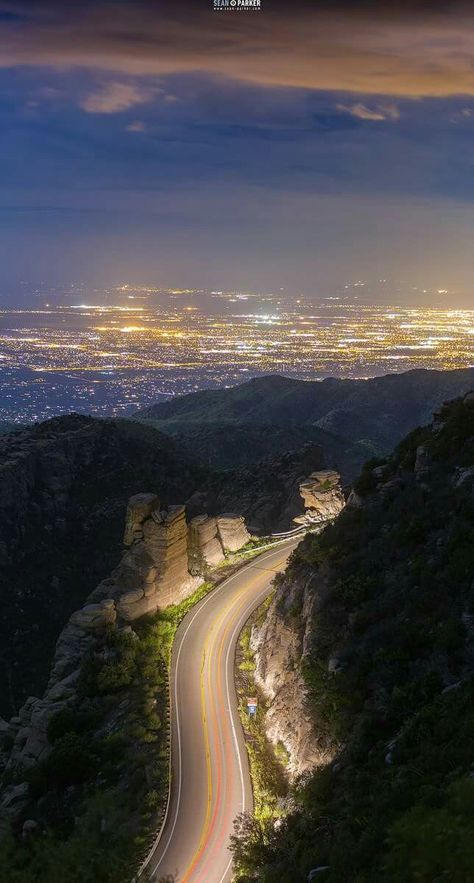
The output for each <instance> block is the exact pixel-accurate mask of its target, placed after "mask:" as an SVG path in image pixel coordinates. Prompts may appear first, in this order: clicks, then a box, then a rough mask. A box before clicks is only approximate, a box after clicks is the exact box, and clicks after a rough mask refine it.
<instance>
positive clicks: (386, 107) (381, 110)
mask: <svg viewBox="0 0 474 883" xmlns="http://www.w3.org/2000/svg"><path fill="white" fill-rule="evenodd" d="M336 108H337V110H341V111H343V112H344V113H349V114H350V115H351V116H353V117H357V118H358V119H359V120H374V121H379V120H398V119H400V111H399V110H398V107H397V106H396V104H377V105H376V106H375V107H373V108H371V107H367V105H365V104H361V103H360V102H359V103H357V104H349V105H347V104H337V105H336Z"/></svg>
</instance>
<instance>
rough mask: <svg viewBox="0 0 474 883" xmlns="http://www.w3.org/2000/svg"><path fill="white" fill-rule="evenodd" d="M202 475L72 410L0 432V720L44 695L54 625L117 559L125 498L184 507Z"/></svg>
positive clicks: (143, 437)
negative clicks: (155, 496) (143, 493)
mask: <svg viewBox="0 0 474 883" xmlns="http://www.w3.org/2000/svg"><path fill="white" fill-rule="evenodd" d="M206 476H207V471H206V470H205V469H204V468H203V467H201V466H199V465H197V464H196V463H195V462H193V461H192V459H191V458H190V456H189V454H188V453H187V452H185V451H181V450H180V449H179V448H178V447H177V445H176V443H175V442H174V441H173V440H172V439H170V438H169V437H167V436H164V435H163V434H162V433H160V432H158V431H157V430H156V429H154V428H153V427H151V426H145V425H143V424H139V423H135V422H132V421H127V420H117V421H114V420H98V419H94V418H91V417H86V416H80V415H77V414H76V415H73V414H71V415H68V416H64V417H58V418H55V419H53V420H48V421H46V422H44V423H41V424H38V425H35V426H32V427H29V428H22V429H21V430H19V431H18V432H16V433H15V434H14V435H8V436H0V606H1V609H2V617H1V618H0V647H1V654H2V664H1V665H0V714H3V715H4V716H10V715H11V714H14V713H15V711H16V710H17V709H18V708H19V707H20V706H21V704H22V703H23V702H24V700H25V699H26V697H27V696H28V694H29V693H30V692H31V691H32V690H33V692H35V691H37V692H38V693H39V692H41V693H42V692H43V690H44V689H45V687H46V683H47V680H48V673H49V669H50V666H51V660H52V658H53V655H54V647H55V643H56V641H57V639H58V635H59V633H60V631H61V629H62V628H63V627H64V625H65V623H66V622H67V621H68V619H69V617H70V615H71V614H72V613H73V611H74V610H76V609H77V608H79V607H80V606H81V605H83V604H84V603H85V601H86V598H87V597H88V595H89V594H90V593H91V592H92V591H93V589H94V587H95V586H97V584H98V583H99V582H100V581H101V580H102V579H104V577H105V576H106V575H107V574H109V573H110V572H111V570H112V568H113V567H114V566H115V565H116V563H117V561H118V560H119V556H120V552H121V546H122V536H123V513H124V508H125V506H126V503H127V499H128V498H129V497H130V496H131V495H132V494H133V493H135V492H136V490H137V488H138V489H139V488H150V487H152V488H153V487H156V486H159V487H160V491H161V494H160V496H161V498H162V504H163V503H165V504H167V503H168V501H169V502H174V501H175V500H179V501H184V500H186V499H188V498H189V497H190V496H191V495H192V494H193V493H194V492H195V491H196V490H197V489H198V487H199V486H201V485H202V484H206V483H207V478H206ZM201 511H203V510H201ZM24 659H28V665H24V664H23V660H24Z"/></svg>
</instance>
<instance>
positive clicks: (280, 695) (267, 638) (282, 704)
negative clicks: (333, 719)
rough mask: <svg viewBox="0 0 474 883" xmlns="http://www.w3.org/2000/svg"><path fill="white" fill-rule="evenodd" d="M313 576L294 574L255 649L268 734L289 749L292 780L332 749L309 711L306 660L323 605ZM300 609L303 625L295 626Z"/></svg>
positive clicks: (255, 638) (257, 631) (256, 636)
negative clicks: (319, 606) (304, 672)
mask: <svg viewBox="0 0 474 883" xmlns="http://www.w3.org/2000/svg"><path fill="white" fill-rule="evenodd" d="M317 603H318V601H317V595H316V594H315V593H314V586H310V584H309V581H308V578H307V574H305V573H303V572H302V574H301V576H297V577H296V578H295V576H294V574H292V577H290V578H288V576H287V575H285V578H284V581H283V582H282V583H281V584H280V585H279V586H278V589H277V591H276V594H275V597H274V599H273V601H272V603H271V605H270V607H269V609H268V611H267V614H266V616H265V619H264V621H263V623H262V624H261V625H260V626H258V627H257V626H254V627H253V629H252V634H251V647H252V650H253V652H254V654H255V663H256V671H255V680H256V682H257V684H258V686H259V687H260V688H261V689H262V691H263V693H264V695H265V698H266V702H267V712H266V715H265V730H266V733H267V736H268V738H269V739H270V741H271V742H272V743H273V744H274V745H275V746H278V745H279V744H282V745H284V747H285V749H286V751H287V753H288V766H287V771H288V774H289V777H290V779H294V778H296V777H297V776H299V775H302V774H305V773H307V772H309V771H310V770H311V769H314V767H316V766H319V765H321V764H323V763H327V761H328V759H330V757H331V746H329V745H327V744H325V743H324V740H322V739H320V738H318V737H317V734H316V733H315V731H314V726H313V722H312V720H311V714H310V711H309V710H308V708H307V698H306V697H307V688H306V684H305V682H304V679H303V676H302V674H301V662H302V659H304V657H305V655H306V653H307V652H308V651H309V650H310V648H311V642H312V639H313V635H312V623H313V617H314V613H315V609H316V605H317ZM295 611H298V623H297V624H296V623H295Z"/></svg>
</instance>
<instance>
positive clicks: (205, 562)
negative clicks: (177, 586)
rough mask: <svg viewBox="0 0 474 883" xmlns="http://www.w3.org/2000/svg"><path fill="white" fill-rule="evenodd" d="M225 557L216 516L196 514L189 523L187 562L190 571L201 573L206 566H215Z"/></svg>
mask: <svg viewBox="0 0 474 883" xmlns="http://www.w3.org/2000/svg"><path fill="white" fill-rule="evenodd" d="M224 559H225V554H224V549H223V547H222V543H221V540H220V537H219V534H218V531H217V518H212V517H210V516H209V515H196V516H195V518H192V519H191V521H190V524H189V562H190V567H189V569H190V571H191V573H203V571H204V570H205V569H206V568H208V567H217V566H218V565H219V564H222V562H223V561H224Z"/></svg>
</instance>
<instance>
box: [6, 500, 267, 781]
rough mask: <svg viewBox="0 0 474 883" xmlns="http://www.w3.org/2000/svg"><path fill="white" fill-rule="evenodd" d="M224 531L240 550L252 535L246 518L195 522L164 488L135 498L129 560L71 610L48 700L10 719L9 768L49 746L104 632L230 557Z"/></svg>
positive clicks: (180, 591) (175, 599)
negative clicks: (164, 498) (162, 493)
mask: <svg viewBox="0 0 474 883" xmlns="http://www.w3.org/2000/svg"><path fill="white" fill-rule="evenodd" d="M221 522H222V527H221V525H220V523H221ZM221 530H222V534H221V533H220V531H221ZM221 536H224V537H225V543H226V548H227V549H232V551H235V550H236V549H238V548H240V547H241V546H242V545H244V544H245V543H246V542H247V539H248V538H249V533H248V531H247V529H246V527H245V522H244V519H243V518H242V517H241V516H230V515H224V516H222V517H219V518H209V517H208V516H207V515H202V516H199V517H197V518H194V519H193V520H192V522H191V525H190V526H189V528H188V524H187V522H186V512H185V507H184V506H182V505H181V506H180V505H177V506H169V507H167V508H163V507H161V505H160V500H159V498H158V496H157V495H156V494H136V495H134V496H133V497H131V498H130V499H129V501H128V505H127V514H126V523H125V533H124V545H125V547H126V551H125V553H124V555H123V557H122V560H121V561H120V563H119V565H118V566H117V567H116V568H115V570H113V571H112V573H111V575H110V576H109V577H107V579H105V580H102V582H101V583H99V585H98V586H97V588H96V589H94V591H93V592H92V593H91V595H90V596H89V598H88V599H87V603H86V604H85V605H84V607H81V608H80V609H79V610H76V611H75V612H74V613H72V615H71V616H70V618H69V622H68V623H67V625H66V627H65V628H64V629H63V630H62V632H61V634H60V636H59V639H58V641H57V644H56V652H55V656H54V661H53V666H52V670H51V674H50V678H49V682H48V687H47V690H46V692H45V694H44V696H43V698H42V699H38V698H36V697H29V698H28V699H27V701H26V703H25V704H24V705H23V707H22V708H21V710H20V713H19V716H18V717H17V718H13V719H12V720H11V721H10V723H9V724H6V723H5V722H4V727H3V728H4V729H5V727H6V728H7V730H6V732H7V735H8V736H9V737H10V738H11V740H12V741H13V748H12V751H11V754H10V757H9V760H8V765H7V769H9V770H14V769H17V768H18V767H20V766H23V767H27V766H30V765H31V764H33V763H35V762H36V761H38V760H41V759H42V758H43V757H44V756H45V754H46V753H47V752H48V751H49V749H50V746H49V744H48V738H47V728H48V722H49V720H50V719H51V717H52V716H53V715H54V714H55V713H56V712H57V711H60V710H61V709H62V708H64V707H65V706H67V705H68V703H70V702H72V701H73V700H74V699H75V696H76V682H77V679H78V677H79V674H80V668H81V664H82V662H83V660H84V658H85V657H86V656H87V655H88V654H90V653H91V652H95V650H96V647H97V646H98V644H99V643H100V639H101V638H102V637H103V635H104V632H105V631H106V630H108V629H111V628H119V629H122V630H123V629H124V628H125V629H127V628H130V626H129V625H127V624H128V623H130V622H133V621H134V620H136V619H138V618H139V617H141V616H144V615H145V614H149V613H155V612H156V611H157V610H158V609H162V608H164V607H168V606H169V605H170V604H176V603H179V601H181V600H182V599H183V598H186V597H187V596H189V595H190V594H191V593H192V592H193V591H194V590H195V589H196V588H197V587H198V586H199V585H200V584H201V583H202V582H203V575H204V573H207V571H208V570H209V568H211V567H213V566H215V565H216V564H219V563H221V561H222V560H223V559H224V551H223V542H222V541H221V539H220V537H221ZM188 538H191V542H190V546H191V547H192V548H194V549H195V554H194V558H192V556H191V558H192V560H193V564H194V567H193V573H190V570H189V567H190V557H189V553H190V548H188ZM192 548H191V551H192ZM196 549H197V552H198V553H199V555H198V554H197V552H196Z"/></svg>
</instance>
